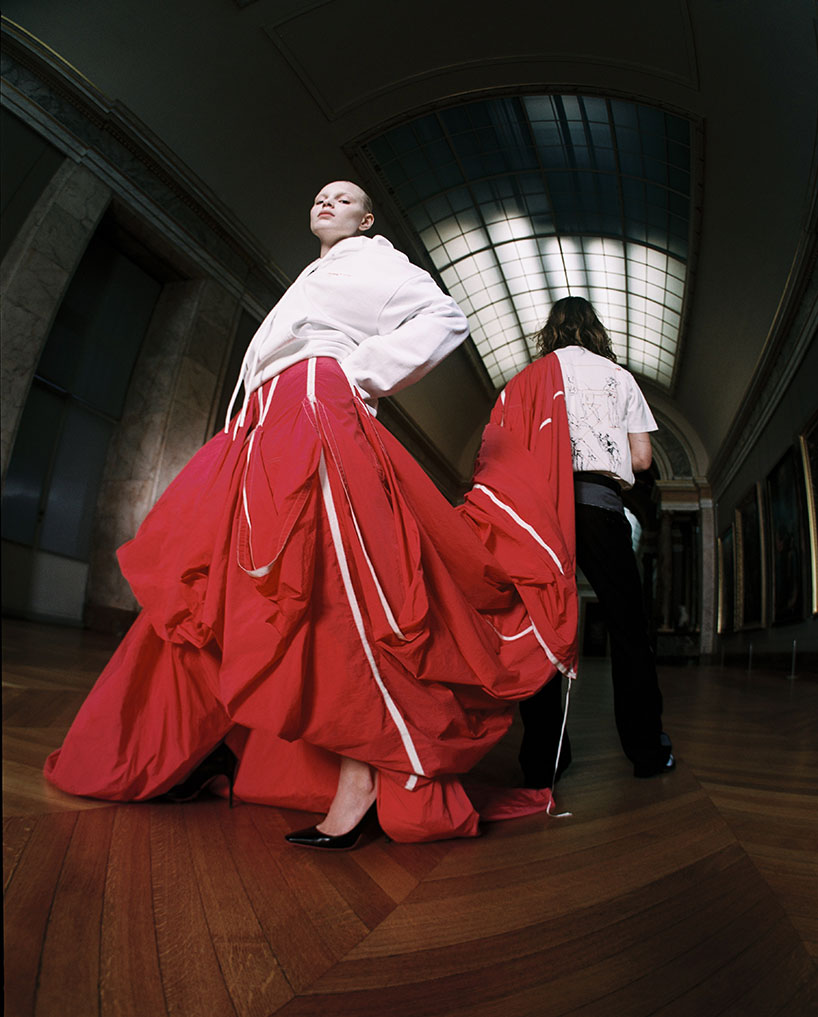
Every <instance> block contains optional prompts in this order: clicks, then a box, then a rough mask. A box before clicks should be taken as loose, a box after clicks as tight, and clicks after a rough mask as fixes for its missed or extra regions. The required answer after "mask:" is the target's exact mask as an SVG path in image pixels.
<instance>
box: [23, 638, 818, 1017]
mask: <svg viewBox="0 0 818 1017" xmlns="http://www.w3.org/2000/svg"><path fill="white" fill-rule="evenodd" d="M8 630H9V631H8V632H7V639H6V642H7V648H6V649H7V652H6V663H5V665H4V682H5V687H4V697H5V703H6V706H7V710H6V715H5V718H4V719H5V725H4V735H5V739H4V764H5V771H4V778H5V788H6V791H7V794H6V796H5V798H4V815H5V843H4V866H5V870H4V875H5V881H6V887H7V891H6V952H7V956H6V983H7V984H6V993H7V998H6V1003H7V1012H8V1013H9V1014H10V1015H11V1017H86V1015H88V1017H90V1015H96V1014H99V1015H100V1017H137V1015H138V1017H171V1015H173V1017H245V1015H246V1017H306V1015H313V1017H318V1015H320V1017H559V1015H561V1014H565V1015H573V1017H580V1015H581V1017H754V1015H758V1017H774V1015H776V1014H781V1015H782V1017H783V1015H784V1014H786V1015H787V1017H812V1015H813V1013H815V1012H818V988H816V985H815V980H816V978H818V968H817V967H816V965H815V962H814V960H813V959H812V956H811V953H810V951H812V954H813V955H817V954H818V909H815V908H814V907H813V902H814V901H815V900H816V899H818V858H816V853H815V851H814V844H815V842H816V839H818V813H817V812H816V810H815V808H814V804H815V801H816V799H817V798H818V747H816V745H815V740H814V736H813V734H812V729H811V718H812V717H814V715H815V713H816V711H818V682H811V683H810V682H800V681H799V682H797V683H786V682H784V681H783V680H782V679H781V676H776V675H774V674H765V673H762V672H761V671H758V672H754V673H753V675H752V676H751V677H750V678H749V679H748V676H747V675H746V674H744V673H738V672H736V671H735V670H732V671H731V670H730V669H729V668H723V669H722V668H707V667H702V668H683V669H682V668H680V669H673V668H666V669H663V671H662V675H661V680H662V685H663V691H664V693H665V703H666V711H665V714H666V726H667V728H668V730H669V731H670V732H671V734H672V736H673V738H674V750H675V751H676V753H677V756H678V759H679V766H678V768H677V770H676V771H675V772H674V773H673V774H671V775H668V776H667V777H662V778H660V779H657V780H655V781H635V780H633V778H632V775H631V769H630V765H629V764H628V762H627V760H626V759H625V758H624V757H623V756H622V753H621V750H620V748H619V744H618V741H617V736H616V730H615V726H614V723H613V714H612V706H611V687H610V674H609V665H608V664H607V663H606V662H604V661H602V662H594V661H591V662H589V661H584V662H583V664H582V669H581V676H582V681H581V682H578V685H577V688H576V692H575V694H574V696H572V709H571V717H570V719H569V728H570V730H571V738H572V744H573V749H574V757H575V758H574V763H573V764H572V766H571V768H570V769H569V771H568V772H567V774H566V775H565V777H564V778H563V780H562V781H561V782H560V784H559V786H558V788H557V792H558V807H559V808H561V809H568V810H569V811H571V812H572V813H573V815H572V816H571V817H570V818H567V819H563V820H559V819H556V818H552V817H545V816H542V815H540V816H530V817H527V818H525V819H521V820H518V821H513V822H508V823H495V824H486V825H485V826H484V828H483V836H481V837H479V838H476V839H473V840H461V841H448V842H443V843H440V844H429V845H401V844H393V843H391V842H388V841H386V839H385V838H383V837H378V836H375V837H373V838H369V839H367V840H366V842H365V844H364V845H363V847H361V848H360V849H359V850H357V851H355V852H351V853H347V854H339V855H324V854H322V853H319V852H309V851H303V850H302V851H299V850H297V849H295V848H293V847H291V846H290V845H288V844H286V843H285V842H284V840H283V835H284V833H285V832H287V831H288V830H291V829H294V828H295V827H297V826H301V825H307V824H308V823H309V822H311V821H312V820H313V819H314V817H313V816H309V815H303V814H300V813H297V812H294V811H289V810H283V809H275V808H264V807H260V806H251V805H240V806H238V807H237V808H236V809H234V810H232V811H231V810H229V809H228V808H227V806H226V803H225V802H224V801H223V800H216V799H205V798H203V799H202V800H201V801H199V802H196V803H192V804H190V805H172V804H160V803H151V804H142V805H117V804H114V803H106V802H92V801H87V800H83V799H78V798H73V797H71V796H69V795H63V794H61V793H60V792H58V791H56V790H55V789H53V788H50V787H49V785H47V784H46V783H45V781H44V779H43V777H42V772H41V771H42V764H43V760H44V759H45V756H46V755H47V753H48V752H49V751H51V749H53V748H54V747H56V746H57V745H58V744H59V740H60V738H61V737H62V735H63V732H64V730H65V728H66V727H67V725H68V724H69V723H70V719H71V717H72V716H73V713H74V711H75V710H76V708H77V707H78V705H79V704H80V702H81V701H82V698H83V696H84V695H85V694H86V693H87V691H88V689H89V688H90V687H91V685H92V684H93V682H94V680H95V677H96V674H97V673H98V671H99V669H100V668H101V667H102V666H103V665H104V663H105V660H107V657H108V656H109V655H110V653H111V652H112V650H113V649H114V646H115V642H116V641H115V640H112V639H109V638H107V637H92V636H89V635H88V634H84V633H82V632H80V631H79V630H68V631H66V630H59V629H52V628H48V627H43V626H33V625H21V624H18V623H13V624H11V625H10V626H8ZM726 717H729V725H728V724H725V718H726ZM12 722H13V723H12ZM519 734H520V728H519V723H517V722H515V725H514V727H513V728H512V731H511V733H510V736H509V738H508V739H507V740H506V741H504V742H502V743H501V744H500V745H499V746H497V747H496V749H495V750H493V751H492V753H490V754H489V756H487V757H486V759H485V760H483V761H482V762H481V764H480V766H479V767H478V768H477V772H476V775H475V779H478V780H480V781H481V782H483V783H496V784H498V785H500V786H508V785H509V784H511V783H514V782H515V781H516V780H518V779H519V771H518V764H517V760H516V755H517V749H518V742H519ZM60 990H65V991H60ZM66 1001H67V1003H66ZM66 1006H68V1007H70V1008H71V1009H73V1010H74V1011H75V1012H71V1011H70V1010H69V1009H66Z"/></svg>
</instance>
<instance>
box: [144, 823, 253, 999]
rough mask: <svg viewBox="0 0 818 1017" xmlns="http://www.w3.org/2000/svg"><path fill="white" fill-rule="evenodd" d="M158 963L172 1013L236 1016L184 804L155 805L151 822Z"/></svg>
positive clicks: (152, 878)
mask: <svg viewBox="0 0 818 1017" xmlns="http://www.w3.org/2000/svg"><path fill="white" fill-rule="evenodd" d="M150 858H151V883H152V886H153V912H154V927H155V933H156V943H157V949H158V955H159V968H160V972H161V977H162V988H163V993H164V997H165V1001H166V1005H167V1011H168V1013H169V1014H171V1015H173V1017H176V1015H178V1017H181V1015H183V1014H184V1015H185V1017H187V1015H188V1014H190V1015H191V1017H194V1015H197V1017H198V1015H204V1014H207V1015H209V1017H236V1010H235V1008H234V1006H233V1004H232V1002H231V999H230V995H229V993H228V991H227V988H226V986H225V981H224V978H223V976H222V973H221V969H220V967H219V961H218V957H217V954H216V951H215V949H214V947H213V942H212V940H211V938H210V931H209V929H208V925H207V920H206V918H205V914H204V909H203V907H202V902H201V898H200V895H199V887H198V883H197V880H196V875H195V872H194V870H193V865H192V864H191V858H190V844H189V842H188V838H187V832H186V828H185V819H184V815H183V812H182V809H181V807H179V808H176V807H168V808H162V807H160V806H157V807H156V809H155V810H154V812H153V813H152V815H151V823H150Z"/></svg>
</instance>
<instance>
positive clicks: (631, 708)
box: [576, 505, 669, 770]
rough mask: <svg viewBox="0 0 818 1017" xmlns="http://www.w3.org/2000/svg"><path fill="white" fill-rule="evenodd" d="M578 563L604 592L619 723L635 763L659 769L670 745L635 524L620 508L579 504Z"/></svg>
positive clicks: (627, 751) (602, 601)
mask: <svg viewBox="0 0 818 1017" xmlns="http://www.w3.org/2000/svg"><path fill="white" fill-rule="evenodd" d="M576 520H577V563H578V564H579V567H580V568H581V569H582V571H583V573H584V574H585V577H586V578H587V579H588V582H589V583H590V584H591V586H592V587H593V589H594V592H595V593H596V595H597V597H598V598H599V602H600V605H601V607H602V610H603V613H604V615H605V620H606V622H607V624H608V632H609V634H610V638H611V675H612V678H613V690H614V712H615V715H616V726H617V731H618V732H619V738H620V741H621V743H622V748H623V749H624V751H625V755H626V756H627V757H628V759H630V760H631V762H632V763H633V764H634V766H635V767H636V768H640V769H648V770H651V769H653V770H658V769H659V768H661V767H662V765H663V764H664V763H665V762H666V761H667V759H668V754H669V749H668V747H667V746H665V745H662V743H661V740H660V739H661V733H662V694H661V692H660V691H659V683H658V679H657V676H656V664H655V661H654V655H653V649H652V647H651V644H650V634H649V631H648V622H647V617H646V614H645V609H644V603H643V599H642V585H641V581H640V578H639V570H638V568H637V566H636V557H635V555H634V553H633V548H632V546H631V528H630V525H629V523H628V521H627V518H626V517H625V516H624V515H622V514H620V513H619V512H614V511H610V510H608V509H602V508H597V507H596V506H592V505H577V507H576Z"/></svg>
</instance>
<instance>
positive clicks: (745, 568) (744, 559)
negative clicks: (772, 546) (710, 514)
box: [735, 483, 767, 629]
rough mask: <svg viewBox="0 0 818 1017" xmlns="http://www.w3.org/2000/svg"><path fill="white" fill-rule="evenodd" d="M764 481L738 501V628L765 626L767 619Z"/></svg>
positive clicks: (736, 532)
mask: <svg viewBox="0 0 818 1017" xmlns="http://www.w3.org/2000/svg"><path fill="white" fill-rule="evenodd" d="M765 550H766V549H765V540H764V499H763V497H762V488H761V484H758V483H757V484H756V485H755V486H754V487H753V488H752V490H750V491H748V492H747V494H746V495H745V496H744V498H742V500H741V501H740V502H739V504H738V507H737V508H736V522H735V561H736V627H737V628H739V629H759V628H763V627H764V625H765V623H766V620H767V562H766V554H765Z"/></svg>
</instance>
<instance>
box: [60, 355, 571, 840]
mask: <svg viewBox="0 0 818 1017" xmlns="http://www.w3.org/2000/svg"><path fill="white" fill-rule="evenodd" d="M119 560H120V564H121V567H122V571H123V574H124V575H125V577H126V578H127V580H128V582H129V583H130V585H131V587H132V589H133V591H134V594H135V595H136V597H137V599H138V601H139V603H140V604H141V605H142V611H141V613H140V615H139V617H138V619H137V620H136V622H135V623H134V625H133V627H132V628H131V630H130V631H129V633H128V634H127V636H126V637H125V639H124V640H123V642H122V643H121V645H120V646H119V648H118V649H117V651H116V652H115V654H114V656H113V657H112V658H111V660H110V662H109V664H108V666H107V667H106V668H105V670H104V671H103V673H102V675H101V676H100V678H99V679H98V681H97V683H96V685H95V686H94V688H93V689H92V691H91V693H90V694H89V696H88V698H87V699H86V701H85V703H84V704H83V706H82V707H81V709H80V711H79V713H78V715H77V717H76V719H75V720H74V723H73V725H72V727H71V729H70V730H69V732H68V735H67V737H66V739H65V742H64V743H63V746H62V748H61V749H59V750H58V751H56V752H54V753H52V754H51V755H50V756H49V758H48V760H47V762H46V766H45V774H46V776H47V778H48V779H49V780H50V781H51V782H52V783H53V784H55V785H56V786H57V787H59V788H61V789H62V790H64V791H67V792H69V793H71V794H76V795H85V796H89V797H93V798H102V799H109V800H116V801H135V800H143V799H149V798H153V797H156V796H158V795H161V794H163V793H164V792H165V791H167V790H168V789H169V788H171V787H172V786H173V785H175V784H177V783H179V782H180V781H181V780H183V779H184V778H185V777H186V776H187V775H188V774H189V773H190V771H191V770H192V769H193V767H194V766H195V765H196V764H198V762H199V761H201V760H202V759H203V758H204V757H205V756H206V755H207V754H208V753H209V752H210V751H211V750H212V749H213V747H214V746H215V745H216V744H217V743H218V742H219V741H220V740H222V739H223V738H225V737H227V741H228V743H229V744H230V746H231V748H233V750H234V751H235V752H236V754H237V755H238V757H239V767H238V772H237V777H236V784H235V794H236V796H237V797H238V798H240V799H241V800H243V801H247V802H256V803H262V804H270V805H278V806H284V807H291V808H297V809H305V810H310V811H316V812H323V811H326V809H327V808H328V806H329V804H330V802H331V800H332V798H333V796H334V794H335V790H336V784H337V779H338V767H339V756H341V755H344V756H350V757H352V758H355V759H359V760H362V761H364V762H366V763H369V764H370V765H371V766H372V767H374V768H375V769H376V770H377V773H378V816H379V821H380V823H381V826H382V827H383V829H384V830H385V832H386V833H387V834H388V835H389V836H391V837H392V838H393V839H395V840H399V841H422V840H434V839H439V838H443V837H454V836H471V835H474V834H475V833H476V832H477V822H478V818H479V817H478V814H477V812H476V810H475V808H474V806H473V805H472V802H471V800H470V799H469V797H468V795H467V794H466V793H465V791H464V789H463V787H462V785H461V783H460V781H459V779H458V775H461V774H464V773H466V772H467V771H468V770H469V769H470V768H471V767H472V766H473V765H474V763H475V762H476V761H477V760H479V759H480V758H481V757H482V756H483V755H484V754H485V753H486V752H487V751H488V750H489V749H490V748H491V747H492V746H493V745H494V744H495V743H496V742H497V741H498V739H500V738H501V737H502V735H503V734H504V733H505V731H506V730H507V729H508V727H509V724H510V721H511V701H513V700H516V699H520V698H524V697H526V696H529V695H531V694H532V693H533V692H535V691H536V690H537V689H538V688H539V687H541V686H542V684H543V683H544V682H545V681H546V680H548V679H549V678H550V677H551V676H552V675H553V674H554V673H555V668H554V666H553V664H552V662H551V661H549V658H548V656H547V655H546V654H545V653H544V652H543V646H542V645H541V643H542V642H543V633H542V629H543V627H544V626H545V625H546V622H545V621H541V622H540V624H539V626H536V627H535V626H534V625H533V624H532V620H531V618H530V615H529V610H528V609H527V608H526V607H525V606H524V603H523V600H522V599H521V598H520V596H519V595H518V593H517V591H516V589H515V586H514V583H513V582H512V581H511V580H510V579H509V576H508V574H507V573H506V572H505V571H504V570H503V569H502V568H501V567H500V566H499V564H498V562H497V560H496V558H495V556H494V555H493V554H491V553H490V552H489V551H488V550H487V549H486V547H485V546H484V542H483V541H482V540H481V539H480V537H479V535H478V533H477V532H476V529H475V527H474V526H472V525H470V524H469V521H468V520H467V519H466V518H464V516H463V515H462V513H459V512H458V511H457V510H455V509H454V508H452V507H451V506H450V505H449V504H448V502H446V500H445V499H444V498H443V497H442V496H441V495H440V494H439V492H438V491H437V489H436V488H435V487H434V485H433V484H432V483H431V481H430V480H429V479H428V478H427V477H426V475H425V474H424V473H423V471H422V470H421V468H420V467H419V466H418V465H417V463H416V462H415V461H414V460H413V459H412V457H411V456H410V455H409V454H408V453H407V452H406V450H405V449H404V448H403V447H402V446H401V445H400V444H399V443H398V442H397V441H396V440H395V439H394V438H393V437H392V436H391V435H390V434H389V432H388V431H386V430H385V428H383V427H382V426H381V425H380V424H378V422H377V421H376V420H374V419H373V417H372V416H371V414H370V413H369V412H368V410H367V409H366V406H365V404H364V403H363V402H362V401H361V399H360V398H359V397H358V396H357V394H356V393H355V392H354V391H353V390H352V388H351V386H350V384H349V382H348V381H347V379H346V377H345V375H344V374H343V372H342V371H341V369H340V367H339V365H338V364H337V363H336V362H335V361H334V360H332V359H328V358H318V359H313V360H309V361H304V362H303V363H299V364H296V365H295V366H293V367H291V368H289V369H288V370H287V371H286V372H284V373H283V374H282V375H280V376H278V377H277V378H275V379H273V380H272V381H271V382H268V383H266V384H265V385H264V386H262V388H260V389H258V390H257V391H256V392H253V393H252V395H251V398H250V402H249V405H248V407H247V411H246V414H245V419H244V420H243V421H241V419H240V418H236V420H235V421H234V423H233V425H231V430H230V432H229V433H220V434H218V435H217V436H216V437H214V438H213V439H212V440H211V441H209V442H208V443H207V444H206V445H205V446H204V447H203V448H202V449H201V450H200V451H199V452H198V453H197V454H196V455H195V456H194V457H193V459H192V460H191V461H190V462H189V463H188V465H187V466H186V467H185V468H184V469H183V470H182V472H181V473H180V474H179V475H178V477H177V478H176V479H175V480H174V481H173V483H172V484H171V485H170V487H169V488H168V489H167V491H166V492H165V494H164V495H163V496H162V497H161V498H160V500H159V501H158V502H157V504H156V505H155V507H154V508H153V509H152V511H151V512H150V513H149V515H148V516H147V518H146V519H145V521H144V523H143V524H142V526H141V528H140V530H139V532H138V533H137V535H136V537H135V538H134V539H133V540H132V541H130V542H129V543H127V544H125V545H124V546H123V547H122V548H121V549H120V551H119ZM570 580H571V583H572V582H573V573H571V576H570ZM555 595H556V591H551V593H549V597H551V599H553V596H555ZM563 599H564V603H558V602H557V601H558V600H559V598H558V597H557V600H555V601H554V604H553V605H552V606H553V610H552V611H551V614H552V615H555V617H556V622H555V623H554V626H553V631H551V632H550V634H549V636H548V638H550V640H551V642H552V644H554V645H553V646H552V647H551V648H549V653H550V654H551V655H552V656H553V655H554V653H556V656H557V658H559V656H560V654H562V655H563V656H565V659H566V660H567V661H568V665H567V666H570V660H569V658H570V655H571V652H572V650H571V646H572V640H573V637H574V632H573V631H571V630H572V627H574V628H575V620H576V619H575V613H574V614H573V615H572V603H571V599H570V590H568V591H567V592H566V593H564V595H563ZM561 612H563V613H564V615H565V617H564V618H561ZM561 625H563V626H564V628H565V631H564V632H563V633H560V632H559V629H560V626H561ZM563 644H564V645H563ZM555 647H556V649H555ZM565 669H566V668H563V670H565ZM542 794H543V793H542V792H518V793H517V794H516V796H515V795H514V794H512V795H511V796H510V798H509V799H508V801H507V802H506V803H505V804H506V805H507V806H508V808H507V810H506V813H505V814H508V815H514V814H524V813H525V812H530V811H534V810H536V809H538V808H545V807H546V805H547V800H546V799H547V797H548V795H547V793H546V796H545V797H540V798H538V797H537V796H538V795H539V796H542ZM502 814H504V813H503V809H502V807H501V808H500V810H499V812H497V811H496V815H502Z"/></svg>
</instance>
